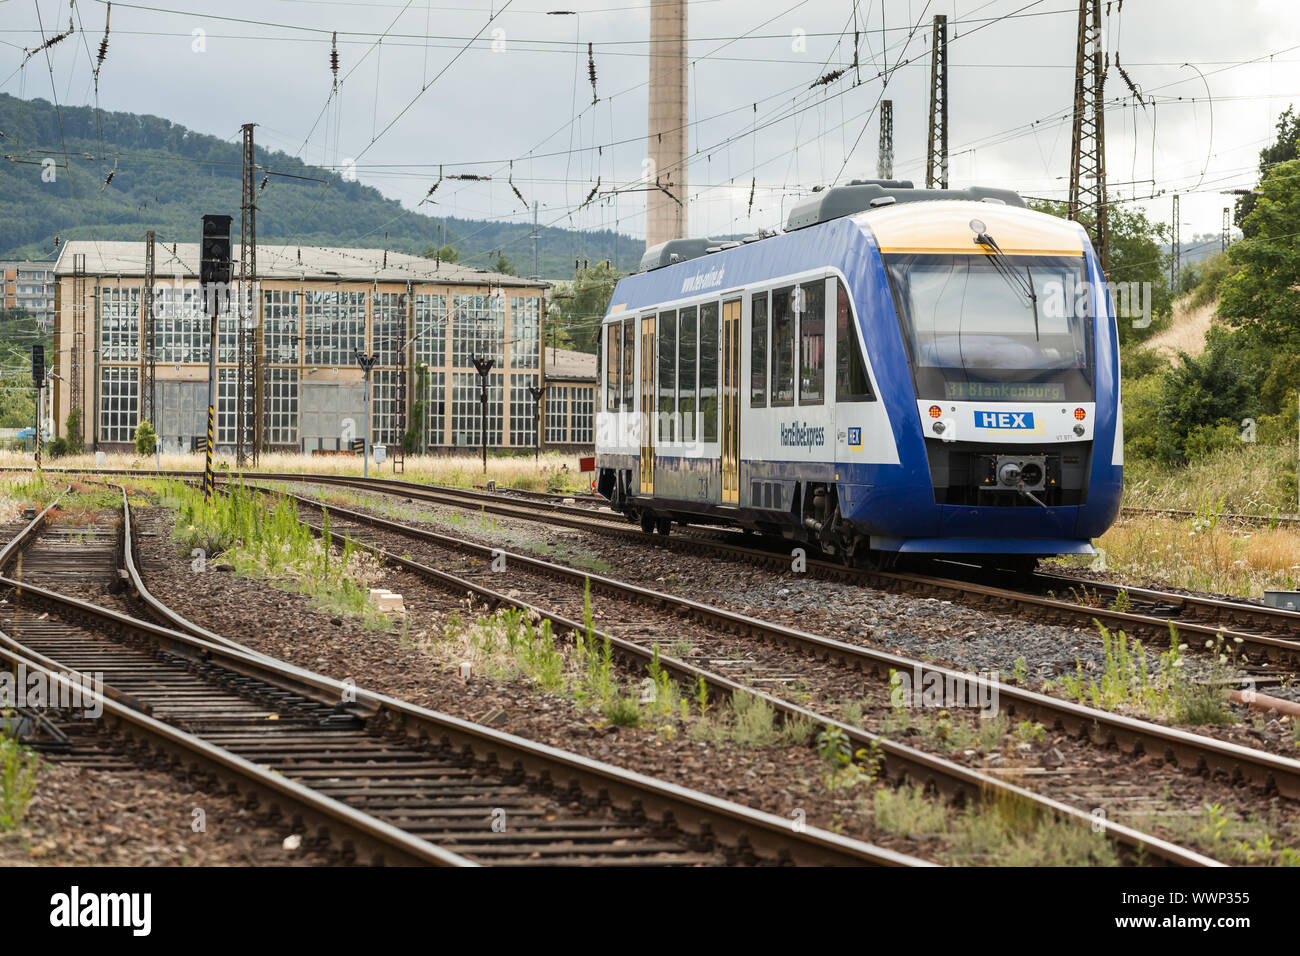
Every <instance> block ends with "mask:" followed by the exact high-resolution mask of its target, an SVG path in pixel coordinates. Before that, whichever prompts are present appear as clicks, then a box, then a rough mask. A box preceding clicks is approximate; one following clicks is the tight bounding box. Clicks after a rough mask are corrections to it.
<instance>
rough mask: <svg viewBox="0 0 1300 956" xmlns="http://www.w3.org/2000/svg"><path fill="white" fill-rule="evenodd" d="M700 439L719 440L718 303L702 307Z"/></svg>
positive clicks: (707, 440)
mask: <svg viewBox="0 0 1300 956" xmlns="http://www.w3.org/2000/svg"><path fill="white" fill-rule="evenodd" d="M700 414H701V416H702V420H701V424H700V438H701V439H702V440H703V441H706V442H713V441H717V440H718V303H716V302H710V303H709V304H708V305H702V306H700Z"/></svg>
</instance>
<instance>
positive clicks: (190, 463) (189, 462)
mask: <svg viewBox="0 0 1300 956" xmlns="http://www.w3.org/2000/svg"><path fill="white" fill-rule="evenodd" d="M32 464H33V463H32V457H31V455H30V454H22V453H20V452H12V451H4V452H0V466H5V467H19V468H31V467H32ZM45 464H46V465H47V466H48V467H56V468H86V469H90V468H94V466H95V458H94V455H93V454H86V455H71V456H68V457H66V458H59V459H56V460H54V461H46V463H45ZM215 465H216V467H217V468H218V470H220V471H222V472H229V473H234V472H236V471H237V470H238V469H237V468H236V464H235V461H234V459H233V458H227V457H224V456H221V455H217V456H216V458H215ZM161 466H162V469H163V470H164V471H180V470H185V471H202V469H203V456H202V455H199V454H176V455H163V456H161ZM105 467H107V468H114V469H131V470H135V471H139V472H141V473H142V474H143V473H148V472H152V471H153V470H154V459H153V457H152V456H143V457H142V456H139V455H127V454H116V453H115V454H110V455H108V456H107V464H106V466H105ZM257 467H258V470H259V471H281V472H291V473H294V474H298V473H305V474H315V475H360V474H361V472H362V461H361V458H360V456H356V455H321V456H313V455H300V454H289V453H284V452H268V453H266V454H264V455H262V456H261V460H260V461H259V462H258V466H257ZM370 474H371V475H381V476H383V477H386V478H392V477H396V478H404V479H406V480H408V481H421V482H426V483H429V484H438V485H450V486H453V487H457V488H468V487H470V486H472V485H481V484H483V483H484V482H485V481H489V480H490V481H495V482H496V484H497V487H500V488H517V489H520V490H523V491H553V492H558V493H572V492H576V491H587V490H589V484H588V482H589V480H590V477H591V475H590V474H586V475H584V474H582V473H580V472H579V471H578V456H577V455H561V454H558V453H554V452H547V453H545V454H543V455H541V457H540V459H539V460H538V461H536V462H535V461H534V460H533V456H531V455H527V456H525V455H515V454H504V453H496V452H491V451H489V454H488V463H487V473H486V474H484V471H483V464H482V461H481V459H480V458H479V457H478V456H477V455H474V454H459V455H410V456H407V458H406V466H405V470H404V472H402V473H400V474H394V472H393V467H392V464H391V463H385V464H383V465H375V464H374V463H373V462H372V463H371V467H370Z"/></svg>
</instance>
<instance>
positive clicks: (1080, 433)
mask: <svg viewBox="0 0 1300 956" xmlns="http://www.w3.org/2000/svg"><path fill="white" fill-rule="evenodd" d="M1086 430H1087V429H1085V428H1084V427H1083V426H1082V425H1075V426H1074V433H1075V434H1076V435H1078V436H1079V437H1080V438H1082V437H1083V433H1084V432H1085V431H1086Z"/></svg>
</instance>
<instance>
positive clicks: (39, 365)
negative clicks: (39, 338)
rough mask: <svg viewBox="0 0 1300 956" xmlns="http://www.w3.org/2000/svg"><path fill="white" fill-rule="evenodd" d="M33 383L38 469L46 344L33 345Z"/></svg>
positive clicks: (37, 464) (38, 466)
mask: <svg viewBox="0 0 1300 956" xmlns="http://www.w3.org/2000/svg"><path fill="white" fill-rule="evenodd" d="M32 385H33V386H34V387H35V389H36V470H37V471H38V472H39V471H40V470H41V399H42V397H43V396H42V394H41V389H43V388H44V387H45V346H44V345H33V346H32Z"/></svg>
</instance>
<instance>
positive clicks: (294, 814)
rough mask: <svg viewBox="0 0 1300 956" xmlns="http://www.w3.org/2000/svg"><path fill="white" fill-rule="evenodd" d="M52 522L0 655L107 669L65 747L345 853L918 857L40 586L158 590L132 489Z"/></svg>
mask: <svg viewBox="0 0 1300 956" xmlns="http://www.w3.org/2000/svg"><path fill="white" fill-rule="evenodd" d="M48 510H49V509H47V512H48ZM44 517H45V513H43V514H42V515H41V516H38V519H37V520H35V521H33V522H31V524H30V525H28V526H27V527H26V528H25V529H23V531H22V532H21V533H20V534H21V537H20V538H19V539H17V540H16V541H15V542H14V544H15V547H13V548H11V549H10V550H9V553H8V555H7V556H8V557H9V558H11V559H12V561H11V563H12V564H13V566H14V567H15V571H14V572H13V573H14V574H15V575H16V576H14V577H10V576H7V575H4V576H0V589H3V591H4V595H5V597H6V598H7V603H5V604H3V605H0V660H3V661H4V662H5V663H6V664H7V665H8V666H12V667H18V666H22V667H25V668H26V669H27V672H28V673H29V674H35V673H39V674H42V675H44V676H45V677H46V679H47V680H49V681H50V682H51V685H52V686H68V687H71V686H72V683H73V680H72V678H71V677H70V676H68V675H70V674H81V675H85V674H102V675H103V686H102V691H101V692H99V693H97V694H95V695H94V697H93V699H95V700H97V701H99V702H101V703H102V706H103V708H104V718H105V719H104V720H103V721H100V722H87V721H85V720H76V719H73V720H70V721H67V722H65V723H63V724H62V726H59V724H58V722H57V721H54V722H51V721H49V720H48V719H47V720H46V721H45V724H46V725H48V724H50V723H53V724H54V726H53V727H49V726H43V727H42V728H41V729H45V730H47V731H48V732H49V735H50V736H53V737H54V738H55V739H54V740H53V741H52V743H53V744H54V749H55V750H56V751H57V750H59V749H63V750H64V751H69V752H73V753H76V754H80V755H83V756H84V754H85V752H86V749H87V745H89V746H90V748H91V749H94V747H95V744H94V742H90V741H82V740H79V739H78V738H85V737H91V736H103V735H105V734H107V735H111V736H112V737H114V738H115V739H116V740H119V741H123V742H124V746H125V747H126V749H127V750H128V751H129V752H131V753H133V754H135V755H137V756H144V757H146V758H147V759H152V760H161V761H163V762H164V763H170V764H173V765H176V766H180V767H184V768H189V769H190V771H191V772H192V773H198V774H203V775H208V776H216V777H217V778H219V779H220V780H223V781H225V782H226V783H227V784H228V785H232V786H237V787H238V788H239V789H240V790H241V791H242V792H244V793H245V794H247V796H248V800H249V803H250V805H260V806H261V807H262V808H263V809H266V810H268V811H269V813H270V815H271V816H272V818H276V817H279V818H281V819H283V820H285V821H286V822H287V825H288V826H289V827H290V828H291V829H292V830H294V831H296V832H299V833H302V834H305V836H306V840H308V841H311V842H310V845H311V846H319V847H321V848H325V847H327V846H328V847H330V848H332V849H333V850H334V851H335V852H337V853H338V854H339V856H340V857H341V858H342V859H343V860H345V861H358V862H385V863H415V864H443V865H473V864H491V865H539V864H564V865H601V866H608V865H676V866H695V865H751V864H765V863H766V864H772V863H803V864H809V863H812V864H827V863H838V864H858V865H861V864H873V865H894V866H898V865H904V866H906V865H917V864H919V862H920V861H917V860H915V859H912V858H910V857H907V856H904V855H901V854H898V853H893V852H890V851H888V850H884V849H881V848H878V847H874V846H871V845H869V844H866V843H862V842H860V841H856V840H851V839H847V838H843V837H839V836H837V835H835V834H831V833H826V832H824V831H820V830H817V829H816V828H807V829H805V830H802V831H795V830H794V829H793V828H792V827H791V826H790V824H789V822H788V821H785V820H782V819H780V818H778V817H774V816H771V815H768V814H763V813H761V812H758V811H754V810H750V809H748V808H745V807H741V806H738V805H736V804H731V803H728V802H727V801H723V800H719V799H716V798H713V797H710V796H708V795H704V794H700V793H696V792H693V791H690V790H686V789H684V788H681V787H676V786H674V785H672V784H667V783H664V782H662V781H657V780H653V779H650V778H647V777H643V776H641V775H638V774H635V773H631V772H628V771H624V770H621V769H618V768H614V767H610V766H608V765H605V764H601V763H598V762H596V761H592V760H589V759H587V758H583V757H580V756H577V755H574V754H569V753H565V752H563V751H559V750H555V749H554V748H550V747H545V746H543V745H539V744H535V743H532V742H530V741H526V740H523V739H521V738H517V737H513V736H511V735H509V734H504V733H501V732H500V731H495V730H492V729H491V728H486V727H481V726H478V725H475V724H472V723H469V722H467V721H463V720H458V719H456V718H452V717H448V716H445V715H441V714H437V713H434V712H432V711H428V710H425V709H423V708H419V707H415V706H412V705H409V704H406V703H403V702H400V701H396V700H392V699H390V698H387V697H384V696H382V695H379V694H375V693H372V692H369V691H366V690H364V689H361V688H354V687H352V686H350V685H347V684H343V683H340V682H337V681H333V680H330V679H328V678H325V677H322V676H320V675H316V674H313V673H311V672H308V671H305V670H302V669H300V668H295V667H291V666H289V665H285V664H280V663H277V662H273V661H270V660H268V659H266V658H264V657H260V656H254V655H251V654H249V653H246V652H245V651H243V650H240V649H238V647H237V646H234V645H231V644H230V642H221V643H217V642H213V641H209V640H204V639H202V638H200V637H196V636H194V635H193V634H189V633H183V632H182V631H180V630H175V629H172V628H169V627H165V626H162V625H160V624H155V623H152V622H148V621H143V620H141V619H139V618H135V617H132V616H130V615H129V614H126V613H123V612H122V611H118V610H114V609H111V608H106V607H101V606H97V605H95V604H93V603H91V602H89V601H86V600H84V599H82V598H78V597H73V596H70V595H68V594H64V593H60V592H58V591H55V590H53V589H51V588H50V587H46V586H43V585H44V584H56V583H66V582H68V581H69V580H71V579H72V578H73V577H77V578H80V577H83V576H84V575H85V574H86V573H88V572H93V570H94V569H99V570H100V571H101V572H102V573H103V576H104V578H103V579H104V581H105V582H106V584H107V585H108V586H116V582H117V581H120V580H123V579H122V578H120V577H118V576H115V575H114V574H113V573H112V572H113V571H115V569H116V568H118V567H121V568H122V570H123V571H124V572H126V578H127V579H129V582H130V584H131V585H133V586H134V587H135V588H136V590H138V591H140V592H142V594H143V593H147V589H144V588H143V582H142V581H140V580H139V576H138V571H137V569H136V568H135V563H134V560H133V558H132V556H131V536H132V530H131V518H130V510H129V506H128V503H127V499H126V495H125V493H123V512H122V522H121V525H120V526H119V529H116V530H115V531H114V532H113V533H105V532H103V531H102V529H99V528H97V530H96V533H95V534H94V535H92V536H88V537H85V538H83V539H82V540H79V541H78V542H77V548H76V552H77V553H76V555H75V556H73V555H70V554H69V549H68V547H67V542H66V541H65V540H64V538H65V536H64V535H62V534H59V533H57V531H56V532H55V533H52V534H42V535H38V534H37V531H38V529H39V527H40V525H41V523H42V522H41V520H40V519H42V518H44ZM119 532H120V533H119ZM24 546H25V547H24ZM119 547H120V548H121V549H123V550H122V551H121V552H119V550H118V549H119ZM20 548H22V550H21V551H20V550H19V549H20ZM73 557H75V561H76V564H77V568H76V569H75V570H71V569H70V561H71V559H72V558H73ZM19 558H21V567H20V568H19ZM36 582H42V583H41V584H38V583H36ZM83 585H84V582H83ZM150 597H151V601H152V603H150V604H149V606H150V607H151V610H152V611H153V612H154V613H159V614H164V615H165V614H166V613H167V611H168V609H167V608H166V605H164V604H162V603H161V602H160V601H158V600H157V599H156V598H153V597H152V596H150ZM37 736H38V737H39V733H38V734H37ZM60 737H61V738H62V739H61V740H60V739H58V738H60ZM38 743H39V741H38ZM60 745H61V746H60Z"/></svg>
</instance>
